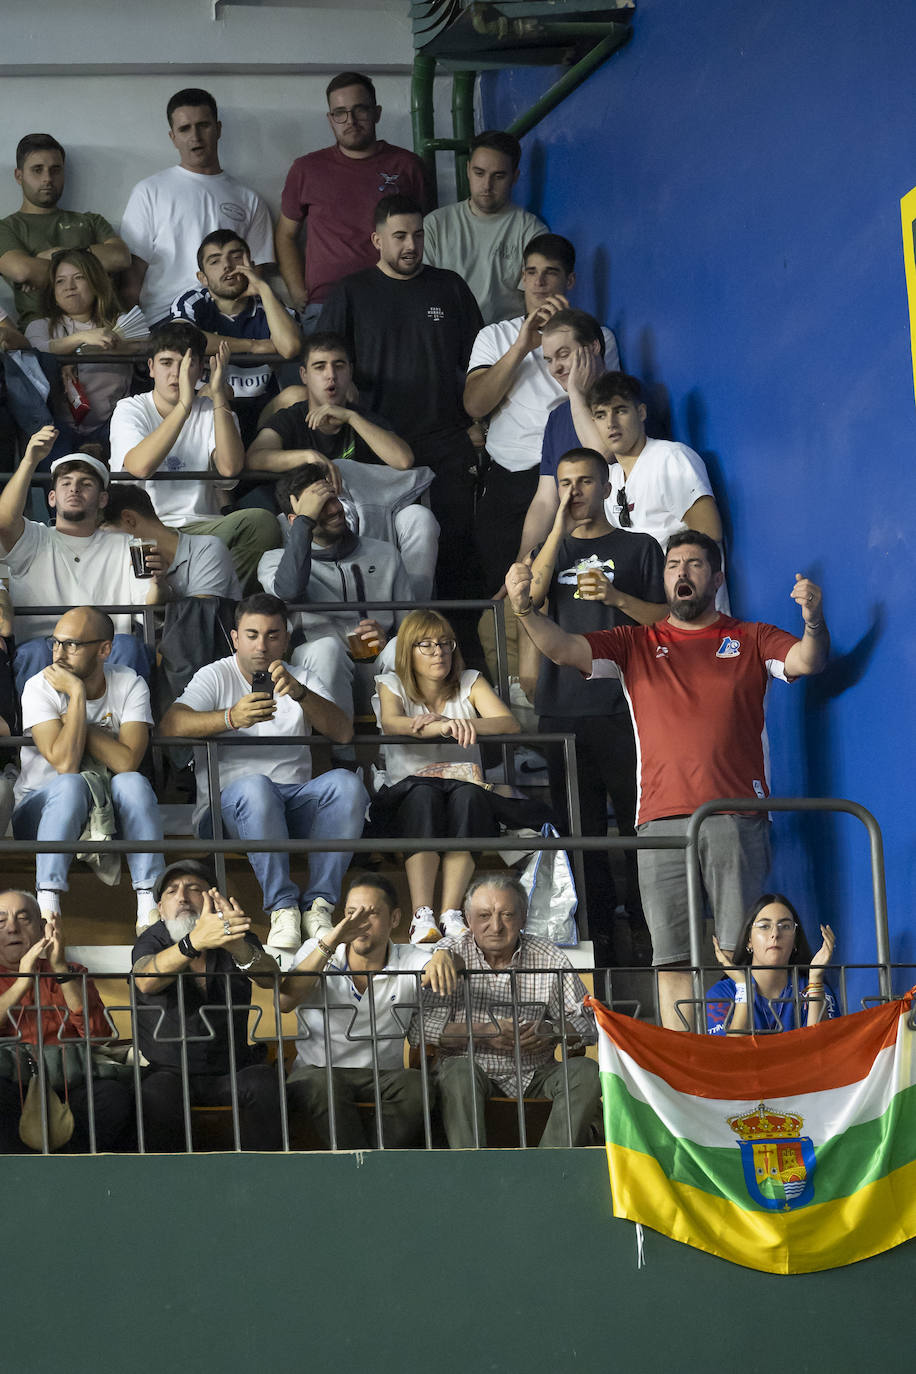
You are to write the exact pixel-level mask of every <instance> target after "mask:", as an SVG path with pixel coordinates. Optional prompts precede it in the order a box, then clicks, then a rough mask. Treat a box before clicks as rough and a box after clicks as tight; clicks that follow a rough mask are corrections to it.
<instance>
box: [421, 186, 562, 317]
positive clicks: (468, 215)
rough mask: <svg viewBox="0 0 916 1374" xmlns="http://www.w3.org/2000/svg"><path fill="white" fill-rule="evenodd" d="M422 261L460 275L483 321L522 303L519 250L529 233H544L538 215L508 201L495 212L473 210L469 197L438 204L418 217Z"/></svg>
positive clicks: (521, 306)
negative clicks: (422, 216)
mask: <svg viewBox="0 0 916 1374" xmlns="http://www.w3.org/2000/svg"><path fill="white" fill-rule="evenodd" d="M423 229H424V232H425V235H426V241H425V244H424V248H423V258H424V261H426V262H428V263H431V264H432V265H433V267H448V268H450V269H451V270H452V271H453V272H457V273H458V275H459V277H464V279H465V281H466V282H467V284H468V286H469V287H470V288H471V290H472V291H473V293H474V296H475V298H476V300H477V304H478V305H479V306H480V313H481V315H483V319H484V324H491V323H492V321H494V320H509V319H511V318H512V317H513V316H514V315H517V314H518V312H519V311H520V310H524V308H525V296H524V293H523V291H522V289H521V286H520V282H521V276H522V267H523V256H524V252H525V248H526V247H527V245H528V243H529V242H530V240H531V239H533V238H535V237H536V236H537V235H538V234H546V233H547V225H546V224H544V223H543V221H542V220H539V219H538V217H537V215H532V214H530V213H529V212H528V211H527V210H523V209H522V208H521V206H519V205H508V206H507V207H506V209H505V210H503V211H502V212H501V213H500V214H498V215H475V214H474V212H473V211H472V210H471V202H470V201H469V200H462V201H459V203H458V204H457V205H443V206H442V207H441V209H439V210H433V211H432V212H431V213H430V214H428V215H427V216H426V218H425V220H424V221H423Z"/></svg>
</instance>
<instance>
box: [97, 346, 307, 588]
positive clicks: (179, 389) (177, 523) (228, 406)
mask: <svg viewBox="0 0 916 1374" xmlns="http://www.w3.org/2000/svg"><path fill="white" fill-rule="evenodd" d="M206 349H207V340H206V336H205V335H204V334H203V333H202V332H201V330H199V329H198V328H197V327H196V325H193V324H190V323H188V322H187V321H186V320H171V321H169V322H168V323H166V324H164V325H162V326H161V327H160V328H159V329H156V330H154V332H153V334H152V335H151V336H150V341H149V345H148V347H147V358H148V366H149V375H150V377H151V378H152V381H153V389H152V391H148V392H144V393H143V395H141V396H126V397H125V398H124V400H123V401H119V402H118V404H117V405H116V406H115V411H114V414H113V415H112V417H111V467H112V471H113V472H118V471H124V472H129V473H131V474H132V475H133V476H134V477H136V478H138V479H140V480H141V481H144V483H145V485H146V489H147V491H148V492H149V496H150V498H151V500H152V502H153V505H154V506H155V508H156V514H157V515H158V516H159V519H160V520H161V521H162V522H163V524H165V525H170V526H173V527H177V528H178V529H183V530H185V531H186V532H187V533H188V534H215V535H216V536H217V538H219V539H221V540H222V541H223V543H224V544H225V545H226V547H227V548H228V549H229V552H230V554H231V555H232V561H233V563H234V564H235V569H236V572H237V573H238V577H239V581H240V583H241V584H242V590H243V591H245V590H248V585H247V584H248V583H249V582H252V583H254V580H255V578H254V574H255V570H256V568H257V565H258V559H259V558H260V557H261V554H262V553H264V552H265V550H266V549H270V548H274V547H275V546H276V545H277V544H278V543H279V539H280V532H279V530H278V528H277V523H276V521H275V520H274V518H273V516H272V515H271V514H270V512H269V511H266V510H234V511H230V512H229V513H228V514H227V515H224V514H223V513H222V508H223V505H224V504H225V501H226V493H227V492H228V491H230V490H231V489H232V488H233V487H234V486H235V482H236V478H237V477H238V475H239V473H240V472H241V470H242V465H243V463H244V461H245V449H244V445H243V444H242V437H241V433H240V431H239V423H238V420H237V418H236V416H235V414H234V412H233V408H232V399H231V393H229V392H228V391H227V388H226V371H227V368H228V365H229V344H228V343H227V342H226V341H225V340H223V342H222V343H221V344H220V345H219V348H218V349H217V350H216V354H215V357H214V359H213V362H212V365H211V369H210V380H209V382H208V383H207V385H206V387H204V388H203V389H202V390H201V391H200V392H198V391H197V390H196V388H197V383H198V382H199V381H200V378H201V375H202V372H203V365H204V358H205V356H206ZM170 472H194V473H200V474H201V475H203V474H207V473H213V472H215V473H217V474H218V475H219V477H220V478H221V479H223V480H221V481H218V482H211V481H196V480H195V481H175V482H169V481H167V480H159V479H160V474H161V475H162V476H163V477H165V476H166V475H167V474H168V473H170ZM154 477H155V478H156V479H157V480H154V481H147V479H149V478H154Z"/></svg>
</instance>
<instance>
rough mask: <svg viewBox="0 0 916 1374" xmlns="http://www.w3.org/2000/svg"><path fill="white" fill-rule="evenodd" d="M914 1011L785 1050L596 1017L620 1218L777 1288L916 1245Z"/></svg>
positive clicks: (854, 1022) (759, 1039) (890, 1006)
mask: <svg viewBox="0 0 916 1374" xmlns="http://www.w3.org/2000/svg"><path fill="white" fill-rule="evenodd" d="M912 996H913V993H912V992H910V993H908V994H907V996H906V997H905V998H902V999H899V1000H896V1001H893V1002H889V1003H887V1004H885V1005H882V1006H878V1007H874V1008H871V1009H870V1010H867V1011H861V1012H855V1013H853V1014H852V1015H850V1016H841V1017H837V1018H836V1019H835V1020H832V1021H825V1022H822V1023H821V1024H819V1025H817V1026H811V1027H810V1028H805V1029H802V1030H794V1031H788V1032H786V1033H783V1034H779V1035H760V1036H754V1035H748V1036H744V1035H742V1036H731V1037H729V1038H728V1039H722V1038H720V1037H718V1036H708V1035H691V1034H687V1033H681V1032H678V1031H669V1030H663V1029H661V1028H659V1027H658V1026H650V1025H646V1024H644V1023H642V1022H640V1021H635V1020H633V1019H632V1018H631V1017H628V1016H621V1015H619V1014H617V1013H616V1012H611V1011H608V1010H607V1008H606V1007H604V1006H603V1005H602V1004H601V1003H600V1002H598V1001H596V1000H595V999H594V998H591V997H590V998H588V999H587V1000H588V1004H589V1005H590V1006H591V1008H592V1010H593V1011H594V1013H595V1017H596V1019H597V1022H598V1036H599V1045H598V1050H599V1062H600V1069H601V1088H602V1099H603V1103H604V1124H605V1135H606V1139H607V1155H608V1166H609V1169H610V1176H611V1196H612V1201H613V1207H614V1215H615V1216H618V1217H626V1218H628V1219H629V1220H630V1221H636V1222H641V1223H642V1224H643V1225H645V1226H650V1227H652V1228H653V1229H654V1230H656V1231H660V1232H662V1233H663V1234H664V1235H667V1236H671V1237H672V1238H673V1239H674V1240H679V1241H683V1242H685V1243H686V1244H688V1245H694V1246H696V1247H697V1248H698V1249H700V1250H706V1251H708V1252H709V1253H710V1254H712V1255H718V1256H720V1257H721V1258H722V1259H727V1260H732V1261H733V1262H734V1263H736V1264H743V1265H746V1266H747V1267H749V1268H751V1269H762V1270H765V1271H767V1272H769V1273H773V1274H800V1273H810V1272H813V1271H815V1270H818V1269H831V1268H835V1267H836V1266H838V1265H842V1264H852V1263H853V1262H854V1261H856V1260H860V1259H865V1258H867V1257H868V1256H869V1255H876V1254H879V1253H880V1252H881V1251H882V1250H889V1249H890V1248H891V1247H892V1246H894V1245H899V1244H900V1243H901V1242H902V1241H905V1240H910V1239H912V1238H913V1236H916V1061H914V1054H913V1045H914V1032H913V1031H912V1030H910V1029H909V1027H908V1025H907V1018H908V1015H909V1010H910V1002H911V999H912Z"/></svg>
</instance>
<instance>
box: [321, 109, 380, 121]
mask: <svg viewBox="0 0 916 1374" xmlns="http://www.w3.org/2000/svg"><path fill="white" fill-rule="evenodd" d="M328 114H329V115H330V116H331V118H332V119H333V121H334V123H335V124H346V122H347V120H348V119H352V120H353V123H354V124H362V123H364V122H365V121H366V120H367V119H369V117H370V116H371V114H372V106H371V105H351V106H350V107H349V109H348V108H347V106H346V105H338V106H337V109H336V110H329V111H328Z"/></svg>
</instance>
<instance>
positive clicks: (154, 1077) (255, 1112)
mask: <svg viewBox="0 0 916 1374" xmlns="http://www.w3.org/2000/svg"><path fill="white" fill-rule="evenodd" d="M153 896H154V897H155V899H156V901H157V903H158V905H159V914H160V916H161V918H162V919H161V920H160V921H157V922H156V923H155V925H151V926H149V927H148V928H147V929H146V930H145V931H144V932H143V934H142V935H141V936H140V937H139V939H138V940H137V943H136V944H135V945H134V950H133V968H132V972H133V974H134V975H135V986H136V990H137V1008H138V1011H137V1018H136V1021H137V1024H136V1026H135V1039H136V1040H137V1041H138V1042H139V1045H140V1049H141V1050H142V1052H143V1055H144V1056H145V1058H146V1059H147V1060H148V1062H149V1068H148V1069H147V1070H146V1071H145V1073H144V1076H143V1080H142V1084H141V1091H142V1101H143V1131H144V1146H145V1148H146V1150H148V1151H165V1150H183V1149H184V1148H185V1131H184V1114H183V1110H182V1092H181V1087H182V1074H183V1067H182V1066H183V1055H182V1039H184V1041H185V1046H186V1050H187V1081H188V1097H189V1101H190V1103H191V1105H192V1106H201V1107H213V1106H226V1105H228V1104H229V1103H230V1102H231V1101H232V1077H233V1076H234V1078H235V1084H236V1088H237V1092H238V1106H239V1129H240V1136H241V1144H242V1148H243V1149H246V1150H275V1149H278V1148H279V1145H280V1138H281V1135H280V1089H279V1080H278V1078H277V1070H276V1067H275V1066H273V1065H268V1064H264V1063H263V1062H261V1061H262V1059H263V1046H255V1045H250V1044H249V1043H248V1011H249V1008H250V1006H251V979H250V978H249V977H248V974H250V975H251V978H253V979H254V980H255V982H256V983H257V984H258V986H259V987H272V986H273V983H274V977H275V975H276V973H277V972H278V970H277V965H276V963H275V962H274V960H273V959H272V958H271V957H270V955H269V954H266V953H265V952H264V950H263V949H262V948H261V942H260V940H259V939H258V937H257V936H256V935H255V934H254V933H253V932H252V931H251V922H250V920H249V919H248V917H247V916H246V915H245V913H244V911H243V910H242V908H241V907H240V906H239V904H238V902H237V901H236V900H235V898H234V897H229V898H227V897H224V896H223V895H222V893H220V892H219V891H218V889H217V888H216V887H215V885H214V880H213V874H212V873H211V872H209V870H208V869H206V868H205V867H204V865H203V864H200V863H197V862H196V860H194V859H184V860H181V861H179V862H178V863H174V864H170V865H169V866H168V868H166V869H165V870H164V871H163V872H162V873H161V874H160V875H159V878H158V880H157V882H156V885H155V887H154V889H153ZM183 973H184V974H186V973H193V974H196V975H197V976H196V977H194V978H182V979H179V978H178V977H177V975H178V974H183ZM179 984H180V991H179ZM227 1002H231V1006H232V1028H233V1037H234V1056H233V1057H232V1058H230V1038H229V1022H228V1017H227V1014H226V1013H227Z"/></svg>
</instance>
